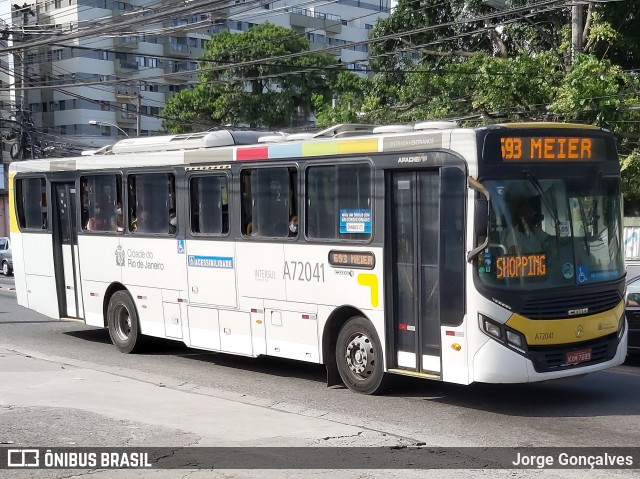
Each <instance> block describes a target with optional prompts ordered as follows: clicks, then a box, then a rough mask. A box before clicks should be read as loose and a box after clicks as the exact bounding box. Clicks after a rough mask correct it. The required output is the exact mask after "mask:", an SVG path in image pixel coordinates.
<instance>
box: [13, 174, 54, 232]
mask: <svg viewBox="0 0 640 479" xmlns="http://www.w3.org/2000/svg"><path fill="white" fill-rule="evenodd" d="M46 191H47V190H46V181H45V179H44V178H24V179H17V180H16V191H15V199H16V210H17V211H16V212H17V216H18V225H19V226H20V229H31V230H46V229H47V227H48V218H47V193H46Z"/></svg>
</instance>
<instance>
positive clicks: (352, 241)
mask: <svg viewBox="0 0 640 479" xmlns="http://www.w3.org/2000/svg"><path fill="white" fill-rule="evenodd" d="M340 158H345V160H344V161H339V160H340ZM379 158H384V156H382V155H380V156H379ZM323 160H324V161H309V162H305V163H304V165H303V170H302V171H303V175H301V180H302V186H303V190H302V193H303V196H302V203H301V204H302V205H304V206H303V208H302V211H303V212H304V214H303V216H304V218H303V222H301V221H300V215H298V231H300V225H302V226H303V228H302V230H303V231H302V235H299V236H303V237H304V239H305V241H306V242H308V243H315V244H352V245H370V244H372V243H374V241H375V231H376V207H375V204H376V193H377V190H376V185H377V180H376V171H377V169H376V165H375V163H374V161H373V159H372V158H371V157H370V156H365V157H357V158H353V157H344V156H342V157H337V158H336V160H334V161H327V160H326V159H324V158H323ZM365 163H366V164H368V165H369V168H370V170H371V198H370V200H371V234H370V235H369V237H368V238H367V239H345V238H310V237H309V236H307V170H308V169H309V168H313V167H316V166H348V165H362V164H365ZM381 169H384V168H382V167H381Z"/></svg>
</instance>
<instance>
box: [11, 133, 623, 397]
mask: <svg viewBox="0 0 640 479" xmlns="http://www.w3.org/2000/svg"><path fill="white" fill-rule="evenodd" d="M262 135H265V134H264V133H258V132H249V131H244V132H238V131H226V130H225V131H213V132H205V133H199V134H192V135H174V136H165V137H152V138H132V139H127V140H123V141H120V142H118V143H116V144H115V145H113V147H112V148H110V149H108V150H107V151H103V152H102V154H96V155H93V156H82V157H78V158H64V159H51V160H35V161H23V162H14V163H12V164H11V167H10V184H11V190H12V191H11V209H12V219H11V236H12V240H13V252H14V268H15V279H16V291H17V297H18V302H19V304H21V305H23V306H25V307H28V308H30V309H33V310H35V311H38V312H40V313H42V314H45V315H47V316H49V317H52V318H60V319H65V318H75V319H79V320H82V321H84V322H85V323H86V324H87V325H91V326H98V327H105V328H108V330H109V333H110V336H111V338H112V340H113V342H114V344H115V345H116V346H117V347H118V348H119V349H120V350H121V351H123V352H133V351H135V350H136V349H138V347H139V346H140V345H141V343H142V341H143V339H144V336H155V337H161V338H170V339H175V340H178V341H183V342H184V343H185V344H186V345H188V346H190V347H194V348H201V349H206V350H211V351H221V352H225V353H231V354H239V355H245V356H253V357H257V356H261V355H269V356H278V357H283V358H291V359H297V360H300V361H308V362H312V363H320V364H325V365H326V367H327V371H328V383H329V384H330V385H331V384H337V383H339V382H340V380H342V381H343V382H344V383H345V384H346V385H347V386H348V387H349V388H351V389H353V390H355V391H359V392H363V393H374V392H376V391H381V390H382V387H383V383H384V379H385V378H387V377H388V374H390V373H395V374H404V375H410V376H416V377H422V378H429V379H435V380H441V381H447V382H452V383H459V384H469V383H472V382H474V381H480V382H490V383H520V382H532V381H543V380H548V379H555V378H562V377H567V376H572V375H578V374H584V373H588V372H592V371H598V370H602V369H605V368H608V367H611V366H615V365H618V364H620V363H622V362H623V360H624V359H625V356H626V350H627V332H626V321H625V318H624V307H623V292H624V276H625V270H624V263H623V248H622V244H621V238H622V234H621V228H622V226H621V204H620V167H619V163H618V157H617V152H616V147H615V143H614V139H613V136H612V135H611V134H610V133H609V132H607V131H604V130H601V129H597V128H593V127H587V126H580V125H567V124H552V123H540V124H510V125H509V124H507V125H493V126H486V127H482V128H476V129H464V128H457V126H456V125H455V124H453V123H448V122H428V123H422V124H417V125H415V126H414V127H407V126H385V127H377V128H374V127H369V126H363V125H338V126H335V127H332V128H329V129H327V130H325V131H323V132H320V133H318V134H316V135H284V134H282V135H276V136H267V137H264V136H262ZM261 136H262V137H261ZM296 225H297V227H296Z"/></svg>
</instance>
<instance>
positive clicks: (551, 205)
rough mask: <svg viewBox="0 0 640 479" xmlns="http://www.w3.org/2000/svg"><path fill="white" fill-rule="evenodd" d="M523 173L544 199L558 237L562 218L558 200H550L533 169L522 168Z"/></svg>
mask: <svg viewBox="0 0 640 479" xmlns="http://www.w3.org/2000/svg"><path fill="white" fill-rule="evenodd" d="M522 173H523V174H524V176H525V178H526V179H527V180H529V182H530V183H531V184H532V185H533V186H534V188H535V189H536V190H537V191H538V193H539V194H540V198H541V199H542V202H543V203H544V205H545V206H546V208H547V211H548V212H549V213H551V219H552V220H553V224H554V228H555V230H556V237H557V236H558V234H559V232H558V227H559V226H560V219H559V218H558V207H557V205H556V202H555V201H553V202H550V201H549V199H548V198H547V194H546V193H545V191H544V190H543V189H542V185H541V184H540V182H539V181H538V178H536V177H535V175H534V174H533V173H532V172H531V170H527V169H525V170H522Z"/></svg>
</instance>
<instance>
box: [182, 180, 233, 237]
mask: <svg viewBox="0 0 640 479" xmlns="http://www.w3.org/2000/svg"><path fill="white" fill-rule="evenodd" d="M189 190H190V195H191V208H190V209H191V211H190V215H191V231H192V232H193V233H196V234H212V235H226V234H227V233H228V232H229V194H228V180H227V177H226V176H224V175H212V176H197V177H194V178H191V180H190V181H189Z"/></svg>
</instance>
